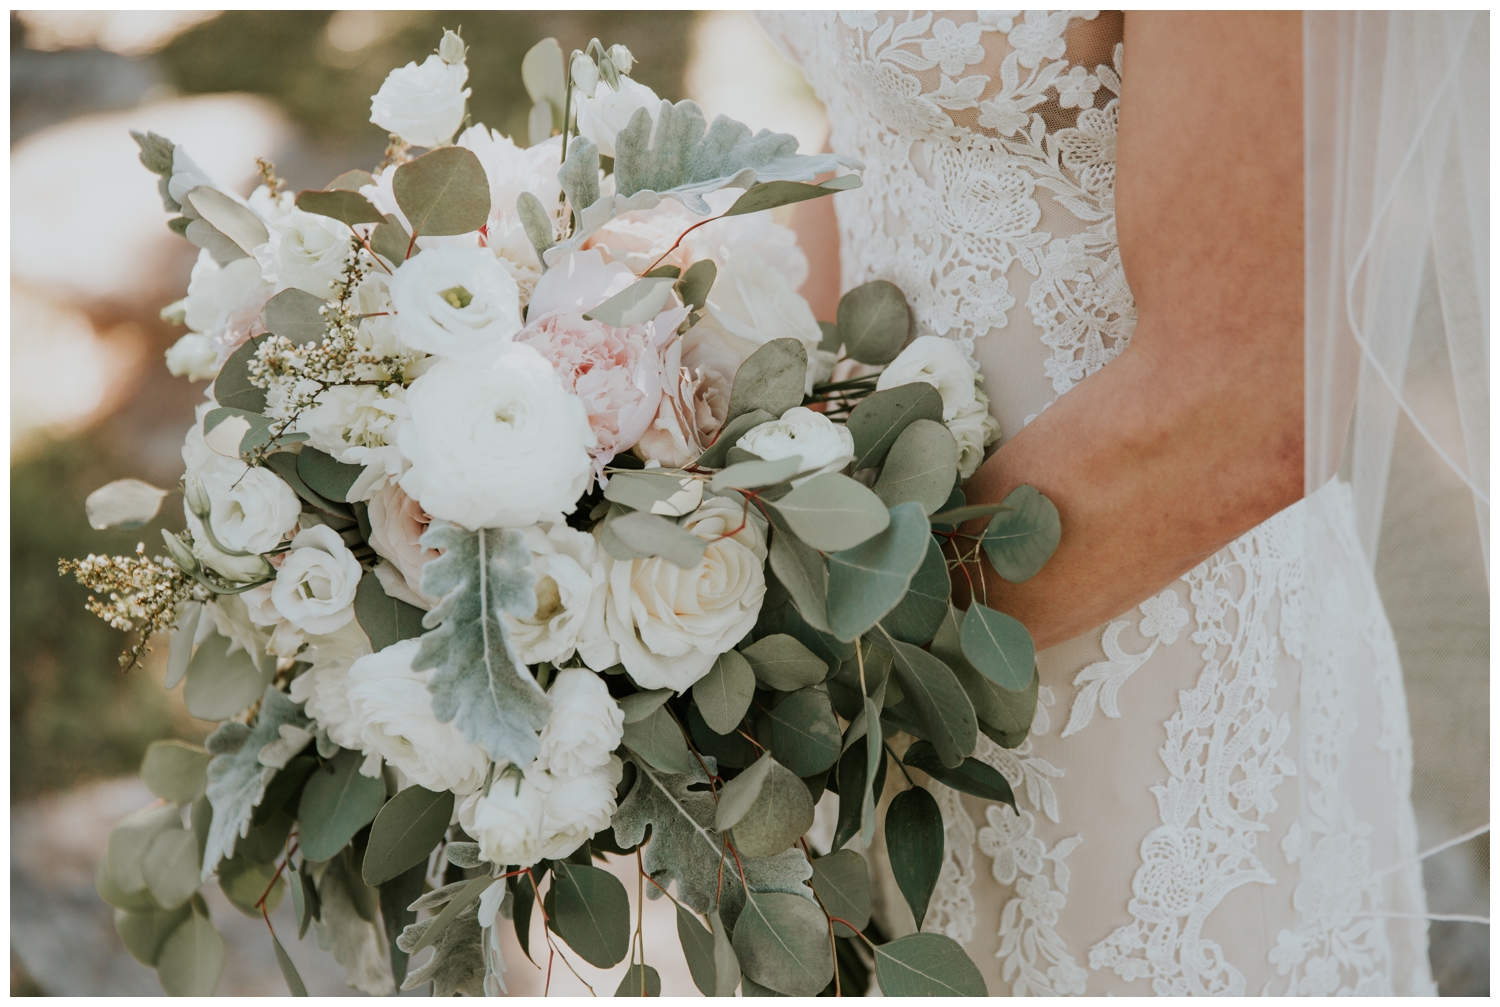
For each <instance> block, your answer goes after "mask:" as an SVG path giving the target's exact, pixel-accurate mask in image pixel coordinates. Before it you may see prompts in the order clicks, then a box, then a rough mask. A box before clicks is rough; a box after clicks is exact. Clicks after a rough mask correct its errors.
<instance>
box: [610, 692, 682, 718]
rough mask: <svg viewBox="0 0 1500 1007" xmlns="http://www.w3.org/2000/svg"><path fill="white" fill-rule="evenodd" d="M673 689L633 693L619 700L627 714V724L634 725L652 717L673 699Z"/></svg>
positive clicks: (621, 708)
mask: <svg viewBox="0 0 1500 1007" xmlns="http://www.w3.org/2000/svg"><path fill="white" fill-rule="evenodd" d="M672 695H673V693H672V690H671V689H651V690H649V691H647V692H632V693H631V694H630V695H628V696H622V697H620V699H619V700H618V702H619V704H620V710H621V711H622V712H623V713H624V714H625V723H627V724H634V723H636V722H637V721H641V720H645V719H646V718H647V717H649V716H651V715H652V714H653V713H655V712H656V711H657V710H658V709H660V708H661V705H662V704H663V703H665V702H666V701H667V700H669V699H671V698H672Z"/></svg>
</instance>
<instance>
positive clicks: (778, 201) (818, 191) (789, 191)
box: [723, 175, 860, 217]
mask: <svg viewBox="0 0 1500 1007" xmlns="http://www.w3.org/2000/svg"><path fill="white" fill-rule="evenodd" d="M859 185H860V179H859V176H858V175H839V176H836V177H834V178H830V179H829V180H828V181H826V182H823V183H821V184H818V185H809V184H807V183H805V182H761V183H759V184H758V185H752V186H751V187H750V188H748V189H746V190H745V194H744V195H743V196H741V197H740V198H739V199H736V200H735V201H734V205H733V206H731V207H730V208H729V209H727V210H725V211H724V214H723V215H724V216H726V217H735V216H739V215H740V214H743V213H758V212H760V211H761V210H771V209H774V208H776V207H778V206H790V205H791V204H792V203H800V202H802V201H803V200H806V199H817V198H818V197H819V196H831V195H833V194H834V193H835V192H844V191H845V190H848V189H857V188H859Z"/></svg>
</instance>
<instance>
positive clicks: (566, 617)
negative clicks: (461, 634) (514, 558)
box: [370, 507, 614, 748]
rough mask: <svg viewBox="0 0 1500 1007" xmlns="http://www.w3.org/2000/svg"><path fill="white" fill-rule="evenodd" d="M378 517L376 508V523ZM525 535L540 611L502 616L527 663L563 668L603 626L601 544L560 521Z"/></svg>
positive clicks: (537, 605)
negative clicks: (594, 628) (587, 634)
mask: <svg viewBox="0 0 1500 1007" xmlns="http://www.w3.org/2000/svg"><path fill="white" fill-rule="evenodd" d="M374 513H375V512H374V508H373V507H372V508H371V511H370V515H371V523H372V524H373V523H374ZM521 537H522V538H523V539H524V540H525V542H526V547H527V549H529V550H530V551H531V563H530V564H529V565H528V566H527V569H528V570H529V571H530V572H531V574H532V576H533V577H535V578H536V582H535V588H534V590H535V592H536V611H534V612H533V613H531V614H530V615H526V616H517V615H512V614H511V613H509V612H505V611H502V612H501V613H500V618H501V620H502V621H503V622H504V623H505V630H506V633H507V634H508V635H509V636H510V641H511V643H512V644H514V645H515V648H516V651H517V653H519V654H520V655H521V660H522V661H524V662H526V663H527V664H540V663H542V662H543V661H550V662H551V663H552V664H562V663H563V662H564V661H566V660H568V659H569V658H570V657H572V656H573V654H574V653H575V652H576V651H577V650H578V649H579V646H580V642H581V641H582V640H583V637H584V631H585V628H586V627H587V626H588V624H589V623H590V622H591V621H599V622H601V624H602V620H603V617H604V590H605V588H604V568H603V567H602V566H601V565H600V564H599V562H598V560H597V558H596V553H597V551H598V542H597V541H596V540H595V538H594V536H592V535H589V534H587V533H585V532H581V531H578V530H577V529H574V528H569V527H568V526H567V525H566V524H563V523H561V522H559V523H557V524H554V525H552V526H551V527H550V528H546V529H543V528H541V527H532V528H526V529H524V530H523V531H522V532H521ZM371 544H374V543H373V540H372V542H371ZM408 579H409V578H408ZM585 649H586V645H585ZM564 674H566V672H564ZM544 737H545V735H544ZM610 747H611V748H613V747H614V746H613V745H612V746H610Z"/></svg>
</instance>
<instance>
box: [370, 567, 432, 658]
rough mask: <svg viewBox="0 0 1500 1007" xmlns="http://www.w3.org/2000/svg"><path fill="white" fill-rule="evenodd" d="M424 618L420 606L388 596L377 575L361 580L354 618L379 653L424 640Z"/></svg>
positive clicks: (371, 645) (371, 574)
mask: <svg viewBox="0 0 1500 1007" xmlns="http://www.w3.org/2000/svg"><path fill="white" fill-rule="evenodd" d="M424 615H426V613H425V612H423V611H422V610H421V609H420V608H417V606H415V605H412V604H408V603H407V602H404V601H401V600H400V599H399V598H392V597H391V596H390V595H388V594H386V593H385V588H384V587H383V586H382V585H381V583H380V578H379V577H377V576H375V574H373V573H367V574H365V575H364V576H363V577H361V578H360V579H359V587H358V589H356V590H355V592H354V617H355V619H357V620H358V621H359V628H360V629H362V630H364V631H365V635H366V636H368V637H369V638H370V647H371V648H372V649H374V650H375V651H376V652H377V653H378V652H380V651H382V650H385V648H387V647H389V646H391V645H392V644H394V643H399V642H400V641H402V640H410V639H411V638H412V637H416V636H421V635H422V617H423V616H424Z"/></svg>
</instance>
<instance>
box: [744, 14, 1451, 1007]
mask: <svg viewBox="0 0 1500 1007" xmlns="http://www.w3.org/2000/svg"><path fill="white" fill-rule="evenodd" d="M763 23H764V24H765V25H766V27H767V29H768V31H769V32H770V34H771V35H772V36H773V38H775V39H776V40H777V41H778V42H779V43H780V44H781V45H782V46H783V47H784V48H785V49H786V51H787V52H788V53H789V54H790V55H791V56H792V57H793V58H794V59H795V60H796V61H797V62H799V63H800V64H801V66H802V67H803V70H804V72H805V73H806V75H807V78H808V80H809V82H810V83H811V84H812V86H813V88H814V90H815V91H816V92H817V94H818V96H819V98H820V99H821V100H822V101H823V102H824V104H825V106H826V107H827V110H828V114H829V120H830V126H831V136H830V141H829V142H830V146H831V147H832V149H833V150H836V151H838V152H840V153H843V154H850V155H853V156H855V157H858V158H860V159H861V160H862V161H863V162H864V163H865V171H864V173H863V176H864V185H863V186H862V187H861V188H858V189H855V190H851V191H848V192H845V193H841V194H840V195H838V196H837V197H835V206H836V209H837V212H838V216H839V224H840V239H841V241H840V258H841V265H842V282H843V287H844V289H848V288H850V287H853V286H855V285H858V284H860V283H864V282H867V281H869V280H874V279H885V280H890V281H891V282H893V283H895V284H897V285H898V286H900V287H901V289H902V290H903V291H904V292H905V293H906V295H907V297H908V299H909V301H910V302H911V304H912V308H913V313H914V316H915V320H916V326H917V331H918V334H920V335H936V336H943V337H947V338H950V339H953V340H955V341H957V342H958V343H960V344H961V345H962V346H963V347H964V349H965V350H966V351H967V352H968V353H969V354H970V356H971V358H972V359H973V360H974V362H975V363H976V365H977V366H978V367H979V369H980V372H981V374H982V376H983V378H984V381H985V387H986V391H987V392H988V394H989V397H990V402H991V404H992V410H993V411H994V413H995V416H996V418H997V419H998V420H999V421H1000V423H1001V425H1002V428H1003V430H1004V431H1005V434H1006V435H1007V436H1008V435H1013V434H1014V433H1015V432H1016V431H1018V430H1019V429H1021V427H1022V426H1024V425H1025V424H1026V423H1027V422H1029V421H1030V420H1031V419H1033V418H1034V417H1035V416H1036V415H1038V414H1039V413H1040V412H1041V411H1042V410H1044V409H1045V408H1047V406H1048V405H1050V404H1051V403H1052V402H1053V401H1055V400H1056V398H1057V397H1058V396H1059V395H1062V394H1064V393H1065V392H1067V391H1068V390H1069V389H1070V388H1072V387H1073V386H1074V385H1075V384H1077V383H1078V382H1079V381H1081V380H1082V379H1083V378H1084V377H1086V376H1087V375H1089V374H1092V373H1093V372H1094V371H1096V370H1098V369H1099V368H1101V367H1103V366H1105V365H1106V364H1107V363H1108V362H1109V361H1110V360H1112V359H1113V358H1114V357H1115V356H1116V355H1118V354H1119V353H1120V351H1121V350H1123V349H1124V348H1125V346H1126V345H1127V344H1128V342H1129V340H1130V336H1131V332H1132V330H1133V328H1134V323H1135V309H1134V303H1133V300H1132V298H1131V294H1130V289H1129V286H1128V285H1127V283H1126V281H1125V275H1124V271H1123V269H1122V267H1121V264H1120V255H1119V250H1118V247H1117V241H1116V235H1115V213H1114V209H1115V207H1114V179H1115V171H1114V165H1115V136H1116V128H1117V124H1118V121H1119V107H1120V95H1121V78H1122V75H1123V61H1124V51H1123V45H1122V38H1123V27H1124V18H1123V15H1121V14H1119V13H1117V12H1098V11H1061V12H1043V11H1028V12H1025V13H1024V14H1022V13H1019V12H1009V11H1001V12H997V11H979V12H975V11H968V12H949V11H943V12H887V11H880V12H873V11H841V12H838V13H837V14H834V13H826V12H825V13H778V14H770V15H763ZM1309 521H1317V522H1319V524H1318V527H1319V528H1320V529H1328V528H1331V529H1334V530H1335V531H1337V532H1338V535H1336V536H1334V537H1335V538H1336V539H1337V540H1338V541H1340V542H1342V543H1343V544H1345V545H1347V546H1348V548H1347V549H1345V550H1343V551H1342V552H1341V553H1340V554H1339V555H1338V556H1336V557H1333V559H1332V560H1327V561H1328V562H1331V563H1332V564H1333V569H1330V570H1327V571H1323V572H1322V574H1321V576H1322V577H1323V578H1324V580H1323V581H1322V582H1323V583H1332V584H1337V585H1338V587H1339V590H1338V591H1337V592H1335V593H1334V594H1333V595H1331V596H1330V597H1326V598H1320V599H1319V601H1318V604H1317V605H1316V606H1314V605H1310V604H1309V602H1308V601H1307V599H1306V598H1305V597H1304V591H1303V585H1304V580H1305V577H1306V569H1307V563H1306V562H1305V557H1304V554H1303V552H1304V551H1303V544H1304V541H1305V540H1306V539H1307V534H1306V528H1307V527H1308V524H1307V522H1309ZM1352 529H1353V517H1352V510H1351V509H1350V506H1349V503H1348V500H1347V496H1344V497H1340V496H1339V495H1338V492H1337V488H1336V487H1335V491H1333V492H1331V493H1320V494H1319V495H1318V497H1317V498H1314V500H1310V501H1308V505H1307V506H1305V507H1304V506H1303V505H1300V504H1299V505H1298V506H1297V507H1294V508H1291V509H1289V510H1288V511H1285V512H1283V513H1282V514H1280V515H1277V516H1276V517H1275V518H1273V519H1272V520H1271V521H1269V522H1267V523H1266V524H1264V525H1262V526H1261V527H1259V528H1257V529H1255V530H1254V531H1252V532H1250V533H1249V534H1247V535H1245V536H1244V537H1243V538H1241V539H1240V540H1238V541H1236V542H1235V543H1233V544H1231V545H1230V546H1229V547H1227V548H1226V549H1224V550H1223V551H1222V552H1220V553H1219V554H1218V555H1216V556H1214V557H1212V558H1211V559H1210V560H1208V561H1206V562H1205V563H1203V564H1202V565H1200V566H1199V567H1197V568H1196V569H1194V570H1193V571H1192V572H1190V573H1189V574H1188V575H1186V576H1185V577H1183V578H1182V579H1181V580H1180V581H1178V582H1177V583H1176V584H1174V585H1173V586H1172V587H1171V588H1169V589H1167V590H1165V591H1163V592H1161V593H1160V594H1159V595H1157V596H1156V597H1154V598H1151V599H1149V600H1148V601H1146V602H1145V603H1143V604H1142V605H1140V606H1139V608H1138V609H1136V610H1134V611H1132V612H1129V613H1126V614H1125V615H1122V616H1121V617H1120V618H1118V619H1116V620H1113V621H1111V622H1110V623H1109V624H1108V625H1107V626H1101V627H1099V628H1098V629H1097V630H1096V631H1094V632H1093V633H1091V634H1086V635H1085V636H1084V637H1081V638H1079V639H1077V640H1074V641H1070V642H1069V643H1067V644H1064V645H1062V646H1059V647H1055V648H1052V649H1051V650H1049V651H1046V652H1043V653H1041V654H1038V665H1039V667H1040V669H1041V675H1042V685H1043V688H1042V689H1041V702H1040V705H1039V708H1038V716H1037V719H1036V722H1035V723H1034V724H1033V726H1032V732H1031V737H1030V738H1028V739H1027V740H1026V741H1025V742H1024V743H1023V744H1022V745H1021V746H1020V747H1019V748H1016V749H1014V750H1009V751H1007V750H1004V749H1000V748H998V747H996V746H994V745H992V744H987V743H986V744H983V745H982V748H981V751H980V752H979V753H977V754H978V756H979V757H980V758H982V759H984V760H985V761H987V762H989V763H990V764H991V765H993V766H995V767H996V768H997V769H998V770H1000V772H1001V773H1002V774H1004V775H1005V776H1006V777H1007V779H1009V780H1010V782H1011V784H1012V787H1013V789H1014V790H1015V792H1016V795H1017V808H1016V809H1015V810H1013V809H1011V808H1010V807H1007V806H1004V805H989V806H985V805H984V804H983V802H979V801H976V800H975V799H973V798H966V797H963V796H962V795H960V794H958V793H956V792H953V791H948V790H946V789H945V788H943V787H942V786H941V785H938V784H936V783H935V782H934V783H931V784H930V786H931V787H932V789H933V790H934V792H935V793H937V794H938V795H939V803H940V806H941V807H942V810H943V817H944V825H945V839H946V843H945V845H946V851H945V860H944V867H943V872H942V876H941V878H940V881H939V883H938V887H937V890H936V893H935V895H934V898H933V902H932V904H931V907H930V908H929V911H928V914H927V917H926V920H925V921H924V924H923V926H924V929H929V930H938V931H942V932H945V933H948V934H949V935H950V936H952V937H954V938H955V939H957V940H959V941H962V942H964V943H965V945H966V946H967V948H968V950H969V951H970V953H971V954H973V955H974V956H975V958H976V960H978V961H981V962H983V961H984V960H985V958H987V957H990V956H993V960H994V962H995V966H994V967H993V969H991V970H986V971H987V976H986V978H987V981H988V982H989V986H990V992H991V993H997V994H998V993H1011V994H1014V995H1027V994H1082V993H1089V994H1096V995H1097V994H1101V993H1123V994H1140V993H1147V992H1155V993H1158V994H1163V995H1166V994H1178V995H1180V994H1226V993H1227V994H1243V993H1257V992H1260V993H1293V994H1297V993H1301V994H1329V993H1335V992H1346V993H1378V992H1384V993H1390V992H1429V991H1430V978H1429V976H1428V972H1427V966H1426V958H1425V923H1421V922H1420V921H1419V917H1420V914H1421V913H1422V912H1423V911H1424V910H1423V904H1422V894H1421V887H1420V871H1419V869H1418V868H1417V867H1415V866H1414V862H1413V861H1412V860H1411V858H1412V857H1413V855H1414V853H1415V827H1414V823H1413V820H1412V814H1411V807H1410V803H1409V798H1408V796H1407V795H1408V792H1409V787H1410V740H1409V737H1408V735H1407V727H1406V714H1405V705H1404V697H1403V693H1402V690H1401V679H1400V666H1399V660H1398V658H1397V655H1396V652H1395V647H1394V643H1393V642H1392V639H1391V636H1390V630H1389V626H1388V624H1387V622H1386V620H1385V615H1384V612H1383V611H1382V610H1381V608H1380V603H1379V599H1378V595H1377V594H1376V593H1375V591H1374V582H1373V576H1372V575H1371V574H1370V571H1369V569H1368V566H1367V565H1366V564H1365V563H1364V561H1363V557H1362V554H1360V553H1359V551H1358V548H1357V547H1356V546H1355V545H1354V538H1353V534H1352ZM1325 560H1326V558H1325ZM1310 608H1316V609H1317V610H1316V611H1309V609H1310ZM1329 625H1331V626H1336V627H1338V628H1339V632H1337V633H1318V634H1312V635H1311V636H1310V634H1309V632H1308V626H1329ZM872 853H873V855H876V856H879V855H881V853H882V850H881V849H880V847H879V842H878V839H877V845H876V848H875V849H874V850H873V851H872ZM976 853H979V854H981V855H982V857H983V859H981V858H979V857H976ZM985 861H987V862H988V863H987V864H986V863H985ZM877 901H878V902H880V903H882V904H883V906H884V914H885V915H884V920H885V923H886V924H887V926H888V927H890V928H892V929H894V930H896V931H897V932H901V931H903V930H910V929H911V928H912V926H913V924H912V920H911V916H910V915H909V912H908V911H907V910H906V908H905V903H904V900H903V899H902V897H901V896H900V894H899V893H897V892H894V891H892V892H887V893H885V895H884V897H883V898H879V899H877Z"/></svg>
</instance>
